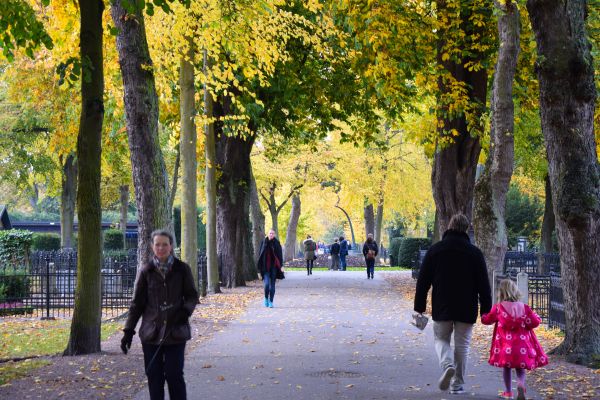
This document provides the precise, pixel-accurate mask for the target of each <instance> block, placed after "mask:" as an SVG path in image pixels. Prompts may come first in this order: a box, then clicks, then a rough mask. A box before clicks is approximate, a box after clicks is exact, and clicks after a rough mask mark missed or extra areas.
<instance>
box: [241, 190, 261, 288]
mask: <svg viewBox="0 0 600 400" xmlns="http://www.w3.org/2000/svg"><path fill="white" fill-rule="evenodd" d="M244 209H245V210H250V195H247V196H246V204H245V205H244ZM245 227H246V231H245V233H244V241H243V246H244V255H243V258H242V259H243V263H244V264H243V268H244V280H246V281H253V280H255V279H257V278H258V268H257V265H256V262H255V261H254V258H255V257H254V245H253V238H252V226H251V223H250V215H249V214H248V213H246V224H245Z"/></svg>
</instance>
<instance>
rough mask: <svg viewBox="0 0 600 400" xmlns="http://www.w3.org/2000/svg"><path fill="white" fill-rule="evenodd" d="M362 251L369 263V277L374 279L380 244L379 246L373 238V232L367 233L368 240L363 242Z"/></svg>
mask: <svg viewBox="0 0 600 400" xmlns="http://www.w3.org/2000/svg"><path fill="white" fill-rule="evenodd" d="M362 252H363V256H365V263H366V264H367V279H369V278H371V279H373V274H374V273H375V259H376V258H377V253H378V252H379V246H377V242H376V241H375V239H373V234H372V233H369V234H368V235H367V241H366V242H365V244H363V249H362Z"/></svg>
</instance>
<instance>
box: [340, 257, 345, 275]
mask: <svg viewBox="0 0 600 400" xmlns="http://www.w3.org/2000/svg"><path fill="white" fill-rule="evenodd" d="M340 270H342V271H345V270H346V254H340Z"/></svg>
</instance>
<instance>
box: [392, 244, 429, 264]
mask: <svg viewBox="0 0 600 400" xmlns="http://www.w3.org/2000/svg"><path fill="white" fill-rule="evenodd" d="M429 246H431V239H428V238H403V240H402V242H401V243H400V247H399V248H398V265H399V266H401V267H411V266H412V265H413V262H414V261H415V258H416V257H417V254H418V252H419V250H423V249H427V248H429Z"/></svg>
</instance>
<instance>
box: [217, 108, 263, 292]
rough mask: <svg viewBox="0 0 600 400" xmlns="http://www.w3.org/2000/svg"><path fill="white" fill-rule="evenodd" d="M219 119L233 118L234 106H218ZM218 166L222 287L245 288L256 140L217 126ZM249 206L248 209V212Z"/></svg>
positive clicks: (219, 246)
mask: <svg viewBox="0 0 600 400" xmlns="http://www.w3.org/2000/svg"><path fill="white" fill-rule="evenodd" d="M214 108H215V116H219V117H222V116H225V115H229V114H230V112H229V110H230V102H229V100H228V99H221V102H218V103H215V104H214ZM215 134H216V137H217V138H218V139H217V142H216V155H217V158H216V160H217V165H218V168H219V170H220V172H221V173H220V175H219V179H218V182H217V252H218V257H219V261H220V264H221V275H222V279H221V281H222V284H223V285H224V286H226V287H228V288H231V287H235V286H244V285H245V284H246V282H245V280H244V262H243V256H244V246H243V245H240V244H243V240H244V235H245V234H246V232H248V227H247V224H248V223H249V219H248V211H249V209H248V208H249V204H248V203H247V201H246V196H248V191H249V187H250V151H251V150H252V145H253V144H254V139H255V136H254V135H253V136H250V137H246V138H243V137H240V136H227V135H226V134H225V133H224V132H223V126H222V123H221V122H219V123H216V124H215ZM245 206H248V207H246V208H245Z"/></svg>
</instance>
